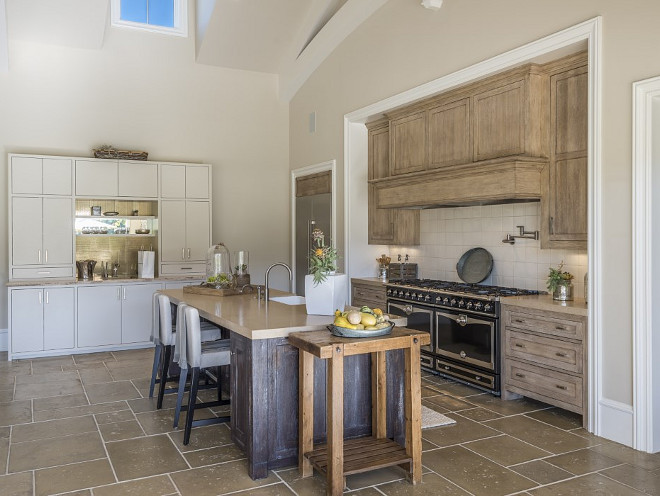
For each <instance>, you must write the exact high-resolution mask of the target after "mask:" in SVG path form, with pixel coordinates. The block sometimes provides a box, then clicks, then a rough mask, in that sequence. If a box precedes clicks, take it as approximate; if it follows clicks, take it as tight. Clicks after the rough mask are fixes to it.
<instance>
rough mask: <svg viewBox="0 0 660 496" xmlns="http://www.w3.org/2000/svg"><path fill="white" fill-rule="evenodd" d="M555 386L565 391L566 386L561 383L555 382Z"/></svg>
mask: <svg viewBox="0 0 660 496" xmlns="http://www.w3.org/2000/svg"><path fill="white" fill-rule="evenodd" d="M555 387H556V388H557V389H561V390H563V391H566V389H567V388H566V386H562V385H561V384H555Z"/></svg>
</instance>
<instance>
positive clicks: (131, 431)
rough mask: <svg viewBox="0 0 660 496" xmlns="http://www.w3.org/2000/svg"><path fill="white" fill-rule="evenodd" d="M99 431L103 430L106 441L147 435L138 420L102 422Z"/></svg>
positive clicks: (102, 433) (102, 434)
mask: <svg viewBox="0 0 660 496" xmlns="http://www.w3.org/2000/svg"><path fill="white" fill-rule="evenodd" d="M99 431H101V436H103V440H104V441H105V442H109V441H120V440H122V439H132V438H134V437H142V436H144V435H145V433H144V431H143V430H142V427H140V424H139V423H138V422H137V421H136V420H126V421H124V422H111V423H108V424H101V425H99Z"/></svg>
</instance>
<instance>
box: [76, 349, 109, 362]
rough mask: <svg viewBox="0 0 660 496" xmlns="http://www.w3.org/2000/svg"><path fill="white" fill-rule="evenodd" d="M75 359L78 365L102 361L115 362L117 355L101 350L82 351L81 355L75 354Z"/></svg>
mask: <svg viewBox="0 0 660 496" xmlns="http://www.w3.org/2000/svg"><path fill="white" fill-rule="evenodd" d="M73 361H74V363H75V364H76V365H81V364H83V363H98V364H100V362H106V361H110V362H114V361H115V357H114V355H113V354H112V353H111V352H109V351H108V352H99V353H82V354H80V355H73Z"/></svg>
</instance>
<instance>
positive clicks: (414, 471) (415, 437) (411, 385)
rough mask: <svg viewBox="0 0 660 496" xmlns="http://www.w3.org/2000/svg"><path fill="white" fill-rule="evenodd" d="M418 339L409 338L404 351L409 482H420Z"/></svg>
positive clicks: (420, 413)
mask: <svg viewBox="0 0 660 496" xmlns="http://www.w3.org/2000/svg"><path fill="white" fill-rule="evenodd" d="M419 348H420V345H419V339H418V338H415V337H411V345H410V347H409V348H406V350H405V353H404V354H405V362H406V373H405V379H404V380H405V398H406V399H405V405H406V453H407V454H408V455H409V456H410V457H412V460H413V461H412V464H411V467H410V474H409V477H410V481H411V482H412V483H413V484H417V483H418V482H421V481H422V395H421V387H422V384H421V382H422V380H421V372H420V362H419V359H420V351H419Z"/></svg>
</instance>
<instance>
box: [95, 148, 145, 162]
mask: <svg viewBox="0 0 660 496" xmlns="http://www.w3.org/2000/svg"><path fill="white" fill-rule="evenodd" d="M147 155H148V153H147V152H138V151H133V150H115V149H98V150H94V157H95V158H117V159H121V160H147Z"/></svg>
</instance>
